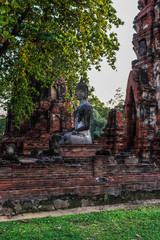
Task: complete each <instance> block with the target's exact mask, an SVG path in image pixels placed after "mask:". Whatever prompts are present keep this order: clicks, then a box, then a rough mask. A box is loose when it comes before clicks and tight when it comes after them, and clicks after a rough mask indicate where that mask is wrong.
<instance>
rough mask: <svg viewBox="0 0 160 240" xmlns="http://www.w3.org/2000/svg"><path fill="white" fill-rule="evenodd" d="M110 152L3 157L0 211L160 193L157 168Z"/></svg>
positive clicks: (52, 207)
mask: <svg viewBox="0 0 160 240" xmlns="http://www.w3.org/2000/svg"><path fill="white" fill-rule="evenodd" d="M122 160H123V163H118V162H120V161H119V160H118V161H117V160H116V159H115V158H114V157H113V156H94V157H87V156H86V157H64V158H54V159H52V160H51V161H47V160H46V161H40V160H39V161H35V160H34V161H33V159H30V162H29V161H28V162H27V161H25V160H22V161H21V163H19V164H10V163H8V164H7V163H6V162H5V161H1V164H0V179H1V181H0V215H14V214H18V213H22V212H31V211H34V212H35V211H42V210H43V211H46V210H55V209H58V208H73V207H80V206H83V207H85V206H93V205H97V204H98V205H103V204H107V203H113V202H115V203H118V202H127V201H130V200H134V199H137V198H138V199H149V198H158V197H160V174H159V168H158V167H156V166H155V165H154V164H141V163H138V159H136V158H135V157H132V158H130V157H129V158H125V159H124V158H123V159H122Z"/></svg>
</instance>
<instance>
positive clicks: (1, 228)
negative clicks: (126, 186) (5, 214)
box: [0, 204, 160, 240]
mask: <svg viewBox="0 0 160 240" xmlns="http://www.w3.org/2000/svg"><path fill="white" fill-rule="evenodd" d="M3 239H9V240H16V239H21V240H24V239H30V240H31V239H37V240H41V239H43V240H44V239H51V240H54V239H57V240H61V239H63V240H65V239H74V240H80V239H82V240H83V239H85V240H93V239H94V240H101V239H107V240H112V239H115V240H125V239H126V240H131V239H133V240H135V239H137V240H141V239H143V240H147V239H148V240H153V239H155V240H160V204H155V205H149V206H135V208H134V209H133V208H132V209H121V210H115V211H113V210H110V211H102V212H99V213H89V214H77V215H69V216H63V217H46V218H37V219H31V220H18V221H13V222H1V223H0V240H3Z"/></svg>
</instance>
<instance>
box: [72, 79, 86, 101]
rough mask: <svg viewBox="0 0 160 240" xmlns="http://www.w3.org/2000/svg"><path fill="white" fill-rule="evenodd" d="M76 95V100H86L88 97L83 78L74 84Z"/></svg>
mask: <svg viewBox="0 0 160 240" xmlns="http://www.w3.org/2000/svg"><path fill="white" fill-rule="evenodd" d="M75 93H76V97H77V99H78V100H80V101H81V100H87V99H88V86H87V84H86V83H85V82H83V79H82V78H81V80H80V82H79V83H78V85H77V86H76V91H75Z"/></svg>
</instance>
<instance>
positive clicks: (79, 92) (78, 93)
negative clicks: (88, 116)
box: [76, 89, 86, 101]
mask: <svg viewBox="0 0 160 240" xmlns="http://www.w3.org/2000/svg"><path fill="white" fill-rule="evenodd" d="M76 98H77V99H78V100H79V101H81V100H83V99H86V93H85V91H84V90H82V89H77V90H76Z"/></svg>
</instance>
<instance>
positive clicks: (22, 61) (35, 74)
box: [0, 0, 123, 121]
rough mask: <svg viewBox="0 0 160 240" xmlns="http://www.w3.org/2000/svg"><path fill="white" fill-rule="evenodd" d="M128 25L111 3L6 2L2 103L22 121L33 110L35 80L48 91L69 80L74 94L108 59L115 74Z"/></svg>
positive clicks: (0, 32) (0, 38) (1, 16)
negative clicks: (80, 79)
mask: <svg viewBox="0 0 160 240" xmlns="http://www.w3.org/2000/svg"><path fill="white" fill-rule="evenodd" d="M122 24H123V23H122V21H121V20H120V19H119V18H118V17H117V16H116V10H115V9H114V8H113V6H112V1H111V0H76V1H75V0H1V1H0V57H1V59H0V97H1V98H3V99H5V102H6V104H7V107H8V108H10V107H11V106H12V112H13V113H14V114H15V117H16V120H17V121H18V120H19V121H20V119H21V117H24V116H25V117H28V116H29V115H30V114H31V112H32V110H33V108H32V107H33V105H34V103H33V101H32V95H33V94H38V92H37V91H36V89H35V87H34V86H33V84H32V83H33V79H35V80H36V81H39V82H42V84H43V86H48V85H49V84H53V78H54V82H56V81H57V79H58V77H64V78H65V79H66V84H67V85H69V87H70V88H72V87H73V86H74V83H75V79H77V76H79V75H80V74H82V75H83V76H84V77H85V78H86V79H87V70H89V69H91V66H92V65H94V66H95V67H96V69H98V70H100V62H101V61H102V58H103V57H105V58H106V60H107V62H108V64H109V65H110V66H111V67H112V68H113V69H115V61H116V51H117V50H118V49H119V43H118V39H117V35H116V33H114V32H112V27H113V26H115V27H119V26H120V25H122Z"/></svg>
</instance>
